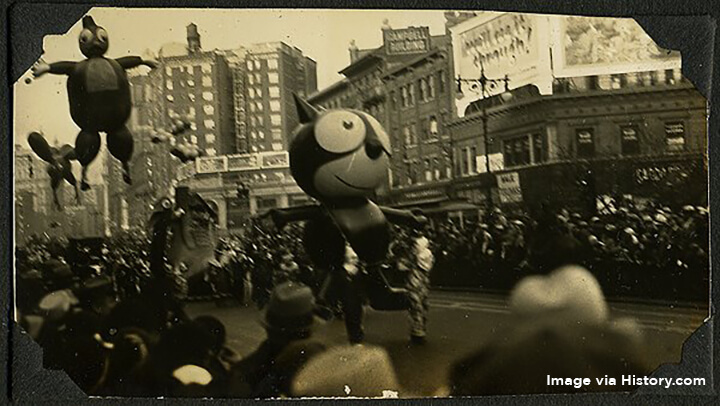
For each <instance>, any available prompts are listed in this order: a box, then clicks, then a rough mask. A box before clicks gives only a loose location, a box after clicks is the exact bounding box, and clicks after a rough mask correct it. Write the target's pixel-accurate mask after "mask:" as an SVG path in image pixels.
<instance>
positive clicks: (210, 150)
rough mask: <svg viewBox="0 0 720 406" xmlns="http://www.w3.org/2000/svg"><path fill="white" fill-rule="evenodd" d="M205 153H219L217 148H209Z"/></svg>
mask: <svg viewBox="0 0 720 406" xmlns="http://www.w3.org/2000/svg"><path fill="white" fill-rule="evenodd" d="M205 153H206V154H207V155H208V156H215V155H216V154H217V151H216V150H215V148H208V149H206V150H205Z"/></svg>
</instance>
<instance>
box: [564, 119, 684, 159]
mask: <svg viewBox="0 0 720 406" xmlns="http://www.w3.org/2000/svg"><path fill="white" fill-rule="evenodd" d="M619 136H620V150H621V153H622V155H636V154H639V153H640V136H641V133H640V129H639V127H638V126H636V125H627V126H621V127H620V134H619ZM575 143H576V147H577V149H576V152H577V156H578V157H579V158H592V157H594V156H595V129H594V128H579V129H577V130H575ZM664 146H665V151H667V152H681V151H684V150H685V124H684V123H683V122H680V121H673V122H666V123H665V143H664Z"/></svg>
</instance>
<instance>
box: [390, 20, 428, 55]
mask: <svg viewBox="0 0 720 406" xmlns="http://www.w3.org/2000/svg"><path fill="white" fill-rule="evenodd" d="M383 43H384V44H385V51H386V52H387V54H388V55H399V54H414V53H422V52H427V51H428V50H429V49H430V28H429V27H408V28H403V29H399V30H385V31H383Z"/></svg>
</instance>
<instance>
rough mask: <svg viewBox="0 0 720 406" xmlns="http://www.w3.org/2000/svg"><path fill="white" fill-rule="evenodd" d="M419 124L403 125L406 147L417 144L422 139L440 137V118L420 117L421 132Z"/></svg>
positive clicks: (428, 139) (429, 139)
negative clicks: (418, 127) (417, 128)
mask: <svg viewBox="0 0 720 406" xmlns="http://www.w3.org/2000/svg"><path fill="white" fill-rule="evenodd" d="M416 127H417V125H416V124H415V123H411V124H409V125H406V126H404V127H403V130H402V131H403V133H402V134H403V143H404V145H405V146H406V147H408V146H413V145H417V144H418V142H420V141H431V140H435V139H437V137H438V120H437V117H435V116H429V117H427V118H422V119H420V134H418V133H417V132H416Z"/></svg>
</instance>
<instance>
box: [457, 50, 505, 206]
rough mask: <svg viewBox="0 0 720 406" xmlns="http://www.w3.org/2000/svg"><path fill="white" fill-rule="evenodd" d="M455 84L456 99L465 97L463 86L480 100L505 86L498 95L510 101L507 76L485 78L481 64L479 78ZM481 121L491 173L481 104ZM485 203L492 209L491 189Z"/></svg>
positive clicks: (488, 147)
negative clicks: (466, 86)
mask: <svg viewBox="0 0 720 406" xmlns="http://www.w3.org/2000/svg"><path fill="white" fill-rule="evenodd" d="M456 82H457V95H456V96H457V98H458V99H462V98H464V97H465V95H464V94H463V85H469V90H470V91H471V92H473V93H476V94H479V95H480V98H481V99H484V98H486V97H490V96H491V93H494V92H493V91H494V90H495V89H496V88H497V87H498V86H499V85H500V84H504V85H505V91H504V92H503V93H501V94H500V98H501V99H502V100H503V101H505V102H507V101H510V100H511V99H512V93H510V88H509V84H510V79H509V78H508V75H505V77H503V78H500V79H491V78H488V77H487V76H485V68H484V67H483V65H482V63H481V64H480V77H479V78H477V79H463V78H461V77H460V76H458V78H457V79H456ZM481 106H482V110H481V119H482V123H483V143H484V146H485V167H486V168H487V173H488V174H490V173H491V172H492V170H491V168H490V137H488V116H487V104H486V103H481ZM487 202H488V207H492V205H493V202H492V187H488V188H487Z"/></svg>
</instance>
